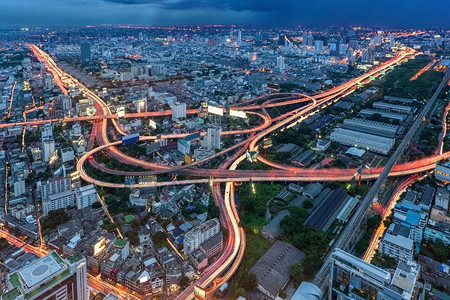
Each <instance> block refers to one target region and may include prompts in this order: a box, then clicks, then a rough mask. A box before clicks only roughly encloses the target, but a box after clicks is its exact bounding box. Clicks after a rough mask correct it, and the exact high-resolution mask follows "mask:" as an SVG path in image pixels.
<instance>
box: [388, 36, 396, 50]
mask: <svg viewBox="0 0 450 300" xmlns="http://www.w3.org/2000/svg"><path fill="white" fill-rule="evenodd" d="M388 39H389V47H391V48H392V47H394V46H395V35H393V34H392V33H389V35H388Z"/></svg>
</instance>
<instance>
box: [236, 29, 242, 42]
mask: <svg viewBox="0 0 450 300" xmlns="http://www.w3.org/2000/svg"><path fill="white" fill-rule="evenodd" d="M241 41H242V31H240V30H239V31H238V36H237V42H238V43H240V42H241Z"/></svg>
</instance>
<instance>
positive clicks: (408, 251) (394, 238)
mask: <svg viewBox="0 0 450 300" xmlns="http://www.w3.org/2000/svg"><path fill="white" fill-rule="evenodd" d="M379 251H380V253H382V254H385V255H389V256H392V257H394V258H395V259H396V260H397V261H403V262H408V261H410V260H412V259H413V254H414V241H413V240H412V239H410V238H407V237H404V236H401V235H392V234H390V233H386V234H385V235H384V237H383V239H382V240H381V242H380V248H379Z"/></svg>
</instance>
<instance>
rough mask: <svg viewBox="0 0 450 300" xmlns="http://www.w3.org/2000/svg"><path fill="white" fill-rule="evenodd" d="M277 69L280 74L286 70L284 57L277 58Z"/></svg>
mask: <svg viewBox="0 0 450 300" xmlns="http://www.w3.org/2000/svg"><path fill="white" fill-rule="evenodd" d="M277 69H278V70H279V71H280V72H283V71H284V70H286V63H285V60H284V57H283V56H278V57H277Z"/></svg>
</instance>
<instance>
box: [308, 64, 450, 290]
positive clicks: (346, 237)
mask: <svg viewBox="0 0 450 300" xmlns="http://www.w3.org/2000/svg"><path fill="white" fill-rule="evenodd" d="M448 75H449V74H448V73H446V74H445V75H444V77H443V80H442V82H441V83H440V84H439V86H438V88H437V89H436V91H435V92H434V94H433V96H432V97H431V99H430V100H429V101H428V102H427V104H426V105H425V106H424V107H423V109H422V111H421V112H420V113H419V115H418V116H417V118H416V120H415V121H414V123H413V125H412V126H411V128H410V129H409V131H408V132H407V133H406V135H405V137H404V138H403V140H402V142H401V143H400V145H399V146H398V147H397V149H396V150H395V151H394V153H393V154H392V156H391V157H390V158H389V160H388V162H387V163H386V165H385V167H384V169H383V171H382V172H381V173H380V175H379V177H378V178H377V180H376V181H375V183H374V184H373V185H372V187H371V188H370V190H369V191H368V192H367V194H366V196H365V197H364V199H363V200H362V201H361V202H360V204H359V205H358V208H357V210H356V212H355V213H354V214H353V216H352V217H351V219H350V220H349V222H348V224H347V225H346V226H345V228H344V230H343V231H342V232H341V234H340V235H339V237H338V238H337V239H336V241H335V242H334V244H333V246H332V247H331V249H330V250H329V252H328V254H327V256H326V258H325V260H324V264H323V266H322V268H321V269H320V270H319V272H318V273H317V274H316V276H315V278H314V284H316V285H317V286H319V287H323V286H324V285H325V284H326V281H327V279H328V276H329V275H330V271H329V267H330V256H331V253H332V252H333V250H334V249H336V248H341V249H346V248H347V246H348V245H349V241H351V240H352V236H353V235H354V234H355V232H357V231H359V227H360V226H361V222H362V221H363V219H364V217H365V216H366V214H367V211H368V209H369V207H370V205H371V204H372V201H373V199H374V198H375V196H376V195H377V193H378V191H379V190H380V188H381V185H382V184H383V183H384V182H385V180H386V178H387V177H388V175H389V173H390V172H391V170H392V168H393V167H394V164H395V163H396V162H397V160H398V159H399V158H400V156H401V155H402V154H403V152H404V151H405V149H406V147H407V146H408V145H409V142H410V140H411V138H412V137H413V136H414V134H415V133H416V131H417V129H418V128H419V126H420V125H421V124H422V122H423V120H424V118H425V116H426V114H427V112H428V111H429V109H430V108H431V107H432V106H433V104H434V102H435V101H436V98H437V96H438V95H439V93H440V92H441V90H442V88H443V87H444V86H445V84H446V83H447V81H448Z"/></svg>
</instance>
